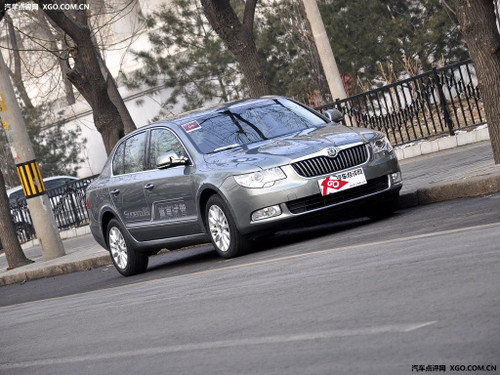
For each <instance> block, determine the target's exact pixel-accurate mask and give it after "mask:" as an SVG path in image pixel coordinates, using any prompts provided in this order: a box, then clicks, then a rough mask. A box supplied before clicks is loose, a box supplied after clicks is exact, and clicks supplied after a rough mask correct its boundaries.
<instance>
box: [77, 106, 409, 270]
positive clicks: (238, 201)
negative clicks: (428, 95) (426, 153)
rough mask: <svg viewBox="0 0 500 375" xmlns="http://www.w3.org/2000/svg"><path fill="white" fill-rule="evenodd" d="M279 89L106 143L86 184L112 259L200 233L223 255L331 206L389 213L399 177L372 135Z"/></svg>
mask: <svg viewBox="0 0 500 375" xmlns="http://www.w3.org/2000/svg"><path fill="white" fill-rule="evenodd" d="M328 116H329V117H325V116H323V115H322V114H320V113H318V112H316V111H314V110H313V109H311V108H309V107H307V106H305V105H304V104H301V103H298V102H296V101H293V100H290V99H287V98H283V97H263V98H260V99H249V100H242V101H238V102H234V103H229V104H224V105H221V106H218V107H215V108H213V109H210V110H200V111H196V112H190V113H188V114H186V115H183V116H180V117H178V118H176V119H173V120H170V121H164V122H159V123H156V124H153V125H149V126H146V127H143V128H140V129H138V130H136V131H134V132H132V133H130V134H128V135H127V136H126V137H124V138H123V139H122V140H121V141H120V142H118V143H117V145H116V146H115V148H114V150H113V151H112V153H111V155H110V157H109V159H108V161H107V163H106V165H105V166H104V169H103V171H102V174H101V175H100V176H99V177H98V178H97V179H96V180H94V181H93V182H92V183H91V184H90V185H89V186H88V188H87V193H86V194H87V208H88V209H89V217H90V228H91V231H92V233H93V235H94V237H95V239H96V240H97V242H99V243H100V244H101V245H102V246H103V247H105V248H107V249H109V251H110V252H111V258H112V260H113V263H114V265H115V267H116V268H117V270H118V271H119V272H120V273H121V274H123V275H125V276H128V275H133V274H136V273H139V272H144V271H145V270H146V268H147V264H148V255H151V254H154V253H156V252H158V251H159V250H160V249H161V248H162V247H167V246H168V247H170V246H178V245H181V244H186V243H189V242H191V241H193V240H197V241H203V240H206V239H207V237H208V238H210V240H211V241H212V243H213V244H214V246H215V249H216V251H217V252H218V253H219V254H220V255H221V256H222V257H225V258H231V257H234V256H237V255H239V254H241V253H242V252H244V251H245V250H246V249H248V246H249V244H251V240H252V238H254V237H257V236H261V235H262V234H265V233H272V232H274V231H276V230H279V229H283V228H288V227H290V226H291V225H292V224H293V223H295V222H296V221H297V220H300V221H304V220H307V219H308V218H310V217H313V216H318V214H320V213H324V212H330V211H332V212H336V211H335V209H337V208H339V207H346V206H348V205H350V206H351V207H358V208H357V209H360V210H361V212H364V213H366V214H367V215H369V216H371V217H380V216H384V215H389V214H391V213H392V212H393V211H394V210H395V209H396V206H397V199H398V195H399V191H400V189H401V187H402V180H401V173H400V168H399V165H398V161H397V158H396V155H395V153H394V152H393V148H392V146H391V145H390V143H389V141H388V140H387V138H386V137H385V136H384V134H382V133H380V132H378V131H374V130H368V129H362V128H350V127H346V126H343V125H339V124H337V123H335V122H333V121H332V119H337V120H340V119H341V118H342V116H341V115H340V116H339V112H338V111H337V112H336V113H335V112H330V113H328Z"/></svg>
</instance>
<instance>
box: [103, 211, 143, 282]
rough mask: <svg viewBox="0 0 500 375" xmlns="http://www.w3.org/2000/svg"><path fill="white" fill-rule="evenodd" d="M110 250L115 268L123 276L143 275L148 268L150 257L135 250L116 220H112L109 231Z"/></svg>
mask: <svg viewBox="0 0 500 375" xmlns="http://www.w3.org/2000/svg"><path fill="white" fill-rule="evenodd" d="M107 234H108V235H107V239H108V249H109V252H110V254H111V259H112V260H113V264H114V266H115V268H116V269H117V270H118V272H120V273H121V274H122V275H123V276H132V275H136V274H138V273H143V272H144V271H146V268H147V267H148V260H149V258H148V256H147V255H146V254H142V253H138V252H137V251H135V250H134V249H133V247H132V246H131V244H130V241H128V239H127V238H126V237H125V235H124V234H123V229H122V227H121V225H120V223H119V222H118V220H116V219H111V221H110V222H109V224H108V231H107Z"/></svg>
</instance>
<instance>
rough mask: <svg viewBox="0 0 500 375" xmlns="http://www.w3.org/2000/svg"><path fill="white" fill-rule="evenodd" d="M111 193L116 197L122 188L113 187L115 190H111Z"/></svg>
mask: <svg viewBox="0 0 500 375" xmlns="http://www.w3.org/2000/svg"><path fill="white" fill-rule="evenodd" d="M111 194H112V195H114V196H115V197H116V196H117V195H118V194H120V189H113V190H111Z"/></svg>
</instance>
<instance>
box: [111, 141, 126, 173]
mask: <svg viewBox="0 0 500 375" xmlns="http://www.w3.org/2000/svg"><path fill="white" fill-rule="evenodd" d="M124 154H125V142H123V143H122V144H121V145H120V146H118V148H117V149H116V152H115V156H113V174H114V175H115V176H117V175H120V174H123V156H124Z"/></svg>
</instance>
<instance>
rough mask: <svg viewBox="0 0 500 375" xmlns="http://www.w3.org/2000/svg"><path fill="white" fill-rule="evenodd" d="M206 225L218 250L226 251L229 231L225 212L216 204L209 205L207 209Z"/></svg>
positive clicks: (229, 238) (229, 235) (229, 240)
mask: <svg viewBox="0 0 500 375" xmlns="http://www.w3.org/2000/svg"><path fill="white" fill-rule="evenodd" d="M208 227H209V229H210V234H211V236H212V238H213V240H214V243H215V245H216V246H217V247H218V248H219V250H220V251H222V252H226V251H228V250H229V246H230V245H231V231H230V229H229V223H228V220H227V217H226V214H225V213H224V211H223V210H222V208H220V207H219V206H217V205H212V206H210V209H209V210H208Z"/></svg>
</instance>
